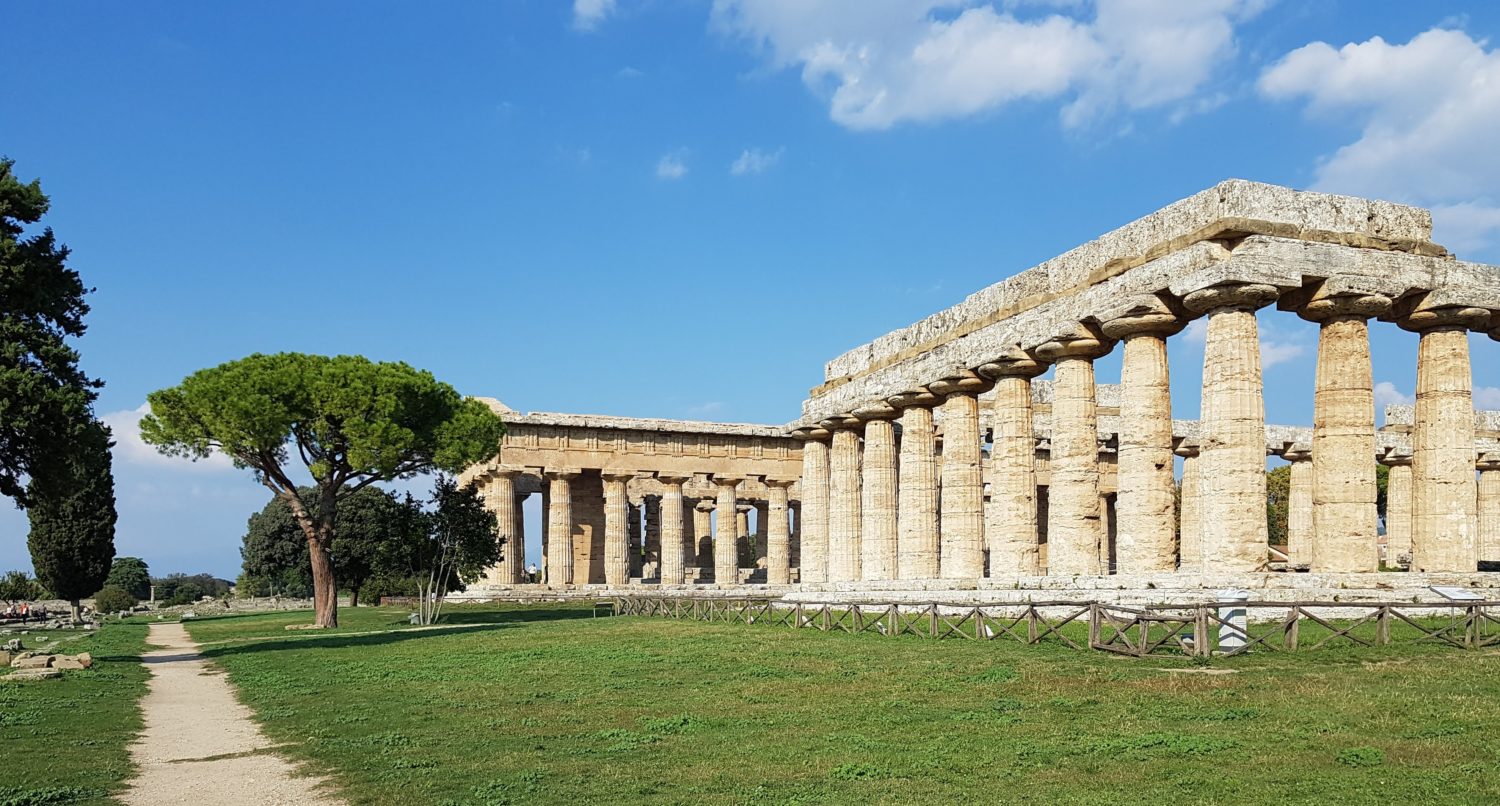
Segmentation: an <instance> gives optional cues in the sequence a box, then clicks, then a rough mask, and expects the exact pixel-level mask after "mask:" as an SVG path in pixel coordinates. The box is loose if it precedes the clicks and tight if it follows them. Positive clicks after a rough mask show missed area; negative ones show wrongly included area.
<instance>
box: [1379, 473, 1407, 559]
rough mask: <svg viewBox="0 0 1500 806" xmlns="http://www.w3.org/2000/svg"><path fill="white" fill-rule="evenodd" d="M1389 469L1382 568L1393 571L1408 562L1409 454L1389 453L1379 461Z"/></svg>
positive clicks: (1386, 488) (1386, 487)
mask: <svg viewBox="0 0 1500 806" xmlns="http://www.w3.org/2000/svg"><path fill="white" fill-rule="evenodd" d="M1380 461H1381V463H1382V464H1384V465H1386V466H1388V467H1389V468H1390V474H1389V475H1388V476H1387V477H1386V486H1385V564H1386V565H1388V566H1390V567H1392V568H1396V567H1398V566H1406V565H1409V564H1410V562H1411V505H1412V500H1411V496H1412V484H1411V481H1412V480H1411V451H1410V450H1403V451H1399V452H1398V451H1392V452H1388V453H1387V454H1386V455H1385V456H1383V457H1381V459H1380Z"/></svg>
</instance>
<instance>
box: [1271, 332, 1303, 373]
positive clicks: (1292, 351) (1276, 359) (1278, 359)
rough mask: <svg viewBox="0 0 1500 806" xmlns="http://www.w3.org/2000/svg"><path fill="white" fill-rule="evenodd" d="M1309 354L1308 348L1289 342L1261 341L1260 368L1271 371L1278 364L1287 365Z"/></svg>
mask: <svg viewBox="0 0 1500 806" xmlns="http://www.w3.org/2000/svg"><path fill="white" fill-rule="evenodd" d="M1305 352H1307V348H1306V347H1303V346H1302V345H1300V344H1295V343H1293V342H1288V341H1269V340H1267V339H1261V340H1260V368H1261V369H1262V370H1267V369H1270V368H1271V367H1274V366H1276V365H1277V364H1285V363H1286V362H1288V361H1291V360H1292V359H1294V358H1297V357H1299V356H1301V355H1302V354H1303V353H1305Z"/></svg>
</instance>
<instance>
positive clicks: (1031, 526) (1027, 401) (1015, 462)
mask: <svg viewBox="0 0 1500 806" xmlns="http://www.w3.org/2000/svg"><path fill="white" fill-rule="evenodd" d="M1046 370H1047V365H1046V364H1044V363H1042V362H1040V361H1037V360H1036V359H1035V358H1033V357H1032V356H1031V355H1029V354H1027V353H1024V352H1021V351H1020V350H1014V351H1012V352H1011V353H1009V354H1007V355H1006V356H1004V357H1002V358H1001V359H1000V360H999V361H996V362H994V363H991V364H985V365H984V366H982V367H980V368H979V374H980V375H982V376H984V377H986V378H989V379H990V380H992V381H994V383H995V403H994V412H993V415H992V416H991V419H990V423H991V425H992V426H993V428H994V438H993V440H992V442H991V445H990V506H989V509H988V511H986V513H985V522H984V539H985V543H986V544H988V547H989V551H990V576H992V577H1004V576H1012V575H1016V576H1034V575H1036V574H1040V573H1041V572H1042V569H1041V530H1040V528H1039V525H1038V523H1037V489H1036V435H1035V433H1034V430H1033V424H1032V410H1031V379H1032V378H1035V377H1036V376H1038V375H1040V374H1042V373H1043V372H1045V371H1046Z"/></svg>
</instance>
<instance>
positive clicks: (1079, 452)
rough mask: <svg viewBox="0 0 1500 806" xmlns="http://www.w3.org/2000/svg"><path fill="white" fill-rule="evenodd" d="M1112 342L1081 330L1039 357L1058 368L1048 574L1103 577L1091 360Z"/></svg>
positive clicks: (1049, 495) (1046, 346)
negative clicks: (1100, 554) (1098, 575)
mask: <svg viewBox="0 0 1500 806" xmlns="http://www.w3.org/2000/svg"><path fill="white" fill-rule="evenodd" d="M1111 346H1113V343H1112V342H1110V341H1108V340H1107V339H1105V338H1104V337H1103V336H1102V335H1098V334H1093V333H1090V332H1088V331H1086V330H1083V329H1082V328H1079V329H1078V331H1076V332H1073V333H1069V334H1067V335H1066V336H1065V337H1061V338H1058V339H1055V340H1053V341H1049V342H1047V343H1046V344H1043V345H1042V346H1041V347H1039V348H1038V349H1037V355H1038V356H1039V357H1041V358H1042V359H1044V360H1046V361H1050V362H1052V363H1053V364H1054V366H1055V367H1056V375H1055V376H1054V380H1053V382H1052V460H1051V465H1052V482H1051V484H1050V485H1049V486H1048V488H1047V573H1048V574H1049V575H1051V576H1059V575H1071V574H1102V573H1107V572H1108V569H1107V568H1100V567H1099V546H1100V544H1101V542H1102V540H1103V539H1104V532H1103V523H1102V521H1101V520H1100V515H1099V417H1098V408H1097V405H1096V403H1095V400H1094V359H1095V358H1098V357H1100V356H1102V355H1105V354H1106V353H1108V352H1109V350H1110V347H1111Z"/></svg>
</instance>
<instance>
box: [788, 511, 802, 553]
mask: <svg viewBox="0 0 1500 806" xmlns="http://www.w3.org/2000/svg"><path fill="white" fill-rule="evenodd" d="M787 509H788V510H789V511H790V512H791V513H792V537H791V546H790V547H789V548H788V549H787V552H788V557H789V559H790V561H791V565H792V567H793V568H798V569H800V568H801V567H802V502H801V501H788V502H787Z"/></svg>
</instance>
